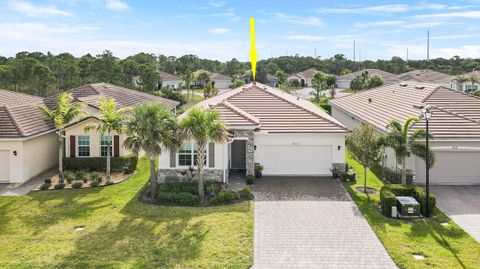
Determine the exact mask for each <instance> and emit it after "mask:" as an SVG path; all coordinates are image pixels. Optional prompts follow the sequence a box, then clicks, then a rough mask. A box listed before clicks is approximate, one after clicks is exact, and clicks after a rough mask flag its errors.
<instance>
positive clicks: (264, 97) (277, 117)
mask: <svg viewBox="0 0 480 269" xmlns="http://www.w3.org/2000/svg"><path fill="white" fill-rule="evenodd" d="M225 104H227V106H228V105H230V106H233V107H231V108H233V109H234V110H235V112H236V115H235V116H232V115H231V114H232V112H231V111H229V112H228V114H226V113H225V110H226V108H225ZM196 106H198V107H204V108H208V107H213V108H215V109H217V111H218V112H219V113H220V115H221V117H222V119H224V120H225V123H226V125H227V126H233V125H234V124H236V123H237V122H239V121H241V122H242V124H249V126H251V127H255V128H258V129H259V130H260V131H268V132H270V133H346V132H349V130H348V128H346V127H345V126H343V125H342V124H341V123H340V122H338V121H337V120H335V119H334V118H332V117H331V116H330V115H328V114H327V113H325V112H324V111H323V110H321V109H320V108H318V107H317V106H315V105H314V104H312V103H311V102H308V101H306V100H303V99H299V98H297V97H295V96H293V95H290V94H288V93H284V92H282V91H279V90H277V89H275V88H272V87H269V86H266V85H263V84H261V83H256V85H253V84H252V83H250V84H247V85H245V86H242V87H239V88H236V89H234V90H231V91H228V92H225V93H223V94H221V95H218V96H215V97H212V98H209V99H207V100H204V101H202V102H200V103H198V104H197V105H196ZM184 115H185V114H183V115H182V116H184ZM182 116H180V117H182ZM257 126H258V127H257Z"/></svg>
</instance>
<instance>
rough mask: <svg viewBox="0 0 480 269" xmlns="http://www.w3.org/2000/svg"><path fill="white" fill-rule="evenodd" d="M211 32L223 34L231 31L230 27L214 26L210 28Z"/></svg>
mask: <svg viewBox="0 0 480 269" xmlns="http://www.w3.org/2000/svg"><path fill="white" fill-rule="evenodd" d="M209 32H210V33H212V34H217V35H221V34H226V33H228V32H230V29H228V28H213V29H210V30H209Z"/></svg>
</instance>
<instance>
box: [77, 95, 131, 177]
mask: <svg viewBox="0 0 480 269" xmlns="http://www.w3.org/2000/svg"><path fill="white" fill-rule="evenodd" d="M99 109H100V115H99V116H98V117H96V118H97V121H95V123H92V124H88V125H87V126H85V128H84V131H85V133H86V132H88V131H90V130H96V131H97V132H98V133H99V134H100V135H102V136H104V135H107V136H109V137H110V138H111V137H112V133H113V132H115V133H117V134H121V133H123V131H124V127H125V121H126V117H127V116H126V113H125V112H127V111H129V110H131V108H130V107H122V108H120V109H117V104H116V103H115V101H113V99H112V98H103V97H102V98H100V102H99ZM111 146H112V140H109V142H108V143H107V171H106V176H107V179H110V157H111V156H110V155H111Z"/></svg>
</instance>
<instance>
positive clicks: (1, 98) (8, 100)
mask: <svg viewBox="0 0 480 269" xmlns="http://www.w3.org/2000/svg"><path fill="white" fill-rule="evenodd" d="M41 101H42V98H41V97H38V96H33V95H29V94H24V93H20V92H13V91H8V90H3V89H0V107H1V106H6V105H10V106H11V105H19V104H25V103H38V102H41Z"/></svg>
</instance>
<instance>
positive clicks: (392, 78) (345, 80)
mask: <svg viewBox="0 0 480 269" xmlns="http://www.w3.org/2000/svg"><path fill="white" fill-rule="evenodd" d="M365 71H367V72H368V74H369V75H370V76H373V75H377V76H379V77H381V78H382V79H383V82H385V85H390V84H393V83H397V82H399V81H400V79H399V78H398V76H397V75H395V74H392V73H389V72H385V71H383V70H379V69H363V70H360V71H356V72H353V73H349V74H346V75H341V76H337V81H336V84H337V88H340V89H350V83H351V82H352V80H353V79H354V78H356V77H357V76H359V75H361V74H362V73H363V72H365Z"/></svg>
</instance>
